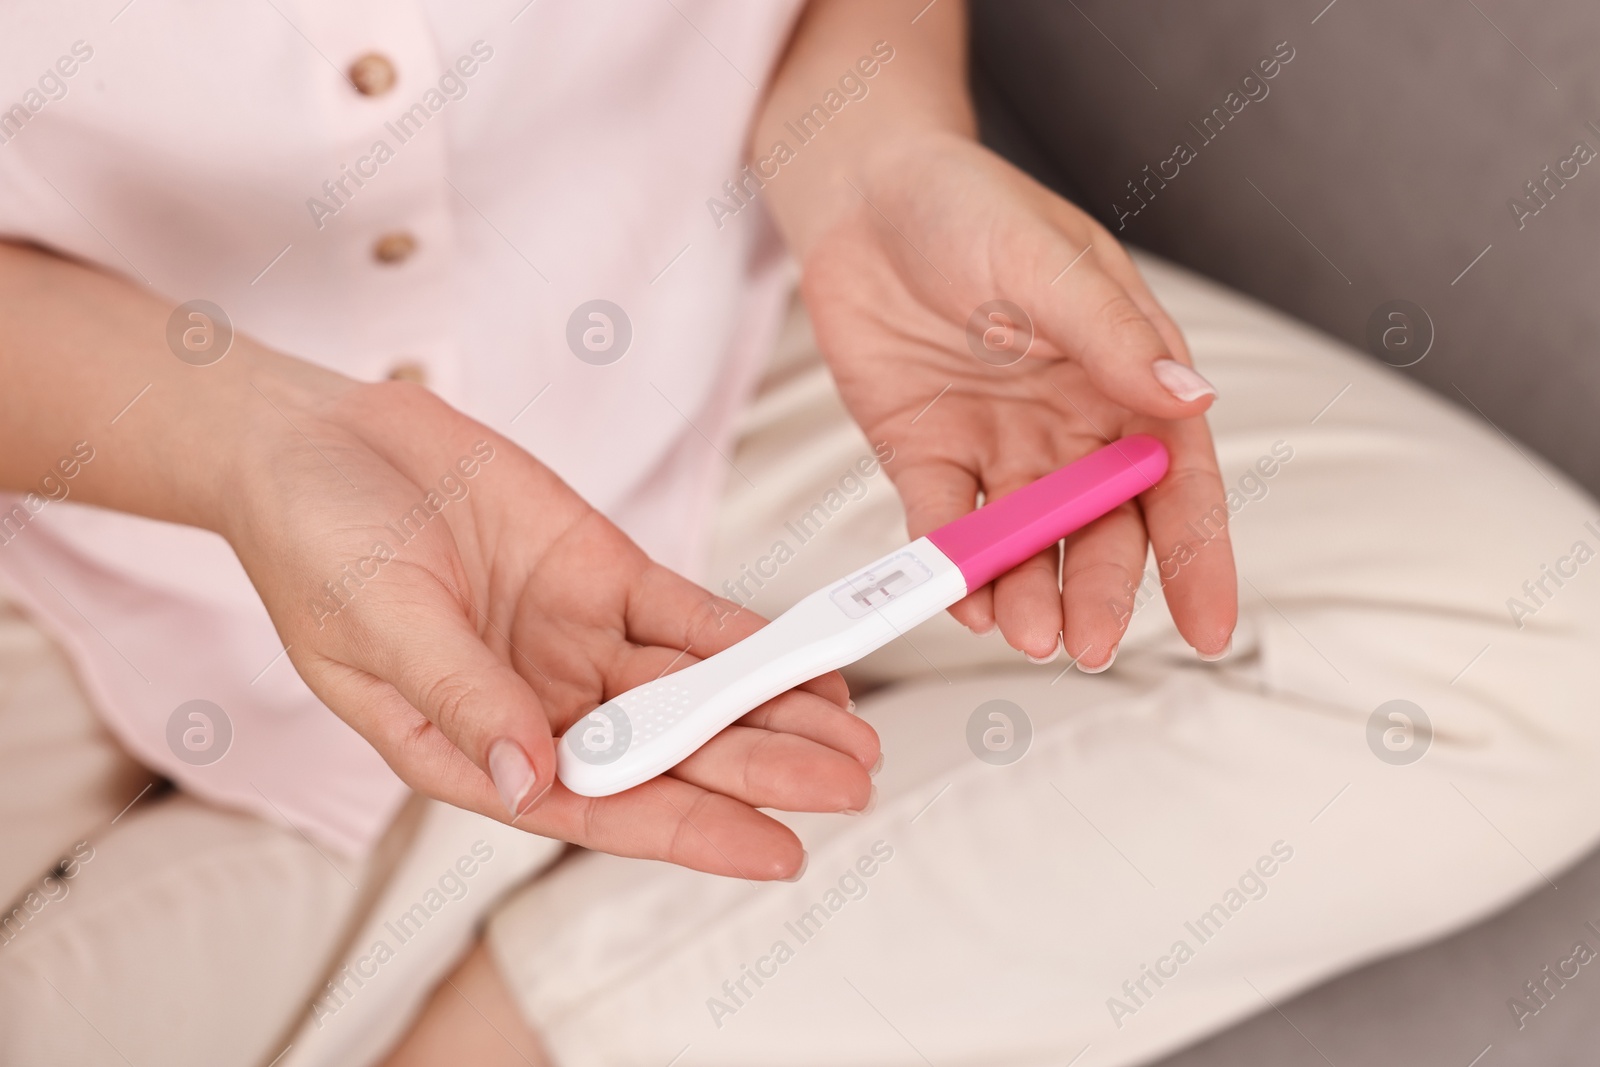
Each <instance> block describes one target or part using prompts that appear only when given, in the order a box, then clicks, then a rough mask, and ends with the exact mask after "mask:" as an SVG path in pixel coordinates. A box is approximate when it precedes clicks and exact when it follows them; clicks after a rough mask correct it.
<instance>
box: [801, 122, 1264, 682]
mask: <svg viewBox="0 0 1600 1067" xmlns="http://www.w3.org/2000/svg"><path fill="white" fill-rule="evenodd" d="M851 184H852V185H853V186H854V187H855V189H854V192H855V196H854V198H853V206H850V207H848V208H846V209H845V210H844V211H842V212H841V213H840V214H839V215H838V216H837V217H836V218H835V219H833V220H832V221H831V224H830V225H829V226H828V227H827V229H826V230H824V231H821V232H820V233H819V235H818V236H817V238H816V240H814V241H812V242H811V243H810V245H809V247H808V248H807V249H806V250H805V255H804V258H803V267H804V276H803V278H804V280H803V289H804V295H805V298H806V303H807V305H808V306H809V308H810V311H811V315H812V320H813V322H814V324H815V328H816V333H817V340H818V343H819V344H820V346H821V348H822V351H823V354H824V355H825V356H826V357H827V360H828V362H829V365H830V366H831V368H832V370H833V373H834V377H835V379H836V380H837V382H838V386H839V390H840V392H841V394H842V395H843V397H844V401H845V404H846V406H847V407H848V408H849V409H850V412H851V414H852V415H854V416H855V418H856V420H857V421H858V422H859V423H860V424H861V426H862V428H863V429H864V430H865V431H866V433H867V435H868V437H869V439H871V440H873V441H880V440H881V441H888V442H889V443H890V444H892V445H893V446H894V450H895V459H894V461H893V462H892V463H890V464H889V465H888V466H887V467H886V469H887V470H888V471H889V473H890V476H891V477H892V478H893V479H894V481H895V484H896V486H897V487H898V489H899V490H900V494H901V496H902V498H903V499H904V502H905V506H906V513H907V523H908V525H909V527H910V534H911V536H912V537H918V536H921V535H922V534H925V533H927V532H928V531H929V530H931V529H933V528H934V527H936V526H939V525H941V524H943V523H946V522H949V521H951V520H952V519H955V518H958V517H959V516H961V515H962V514H964V513H966V512H967V511H969V510H971V509H972V508H973V507H974V505H975V503H976V502H977V497H978V494H980V493H981V494H983V496H984V498H986V499H994V498H997V497H1000V496H1004V495H1005V494H1006V493H1009V492H1011V491H1012V490H1014V489H1017V488H1018V487H1020V486H1022V485H1025V484H1027V483H1028V482H1030V481H1032V480H1033V479H1035V478H1038V477H1041V476H1043V475H1045V474H1048V473H1049V472H1051V471H1053V470H1055V469H1056V468H1058V467H1060V466H1062V465H1063V464H1066V463H1069V462H1071V461H1073V460H1075V459H1078V458H1080V457H1081V456H1084V455H1086V454H1087V453H1089V452H1091V451H1093V450H1094V449H1096V448H1099V447H1101V446H1102V445H1104V444H1105V443H1106V442H1107V441H1111V440H1115V439H1116V438H1118V437H1122V436H1124V435H1126V434H1132V433H1148V434H1152V435H1154V436H1155V437H1157V438H1159V439H1160V440H1161V441H1162V442H1163V443H1164V444H1165V445H1166V447H1167V450H1168V452H1169V453H1170V455H1171V467H1170V469H1169V471H1168V473H1167V475H1166V477H1165V478H1163V479H1162V480H1161V482H1160V483H1159V484H1157V485H1156V486H1155V487H1154V488H1152V489H1151V490H1149V491H1148V492H1146V493H1144V494H1143V495H1142V496H1141V497H1140V498H1139V499H1138V501H1137V502H1136V503H1134V502H1130V503H1129V504H1126V505H1124V506H1123V507H1121V508H1118V509H1117V510H1116V511H1114V512H1112V513H1111V514H1109V515H1107V516H1105V517H1104V518H1101V519H1099V520H1098V521H1096V522H1094V523H1092V524H1091V525H1089V526H1088V527H1086V528H1084V529H1082V530H1080V531H1078V532H1077V533H1075V534H1073V535H1072V536H1071V537H1069V538H1068V539H1067V543H1066V551H1065V555H1064V557H1062V563H1061V564H1060V571H1059V576H1058V569H1057V568H1058V561H1057V553H1056V552H1055V550H1048V551H1046V552H1043V553H1041V554H1040V555H1038V556H1037V557H1035V558H1033V559H1031V560H1029V561H1028V562H1026V563H1024V564H1022V565H1020V566H1019V567H1017V568H1016V569H1015V570H1013V571H1011V572H1010V573H1008V574H1006V575H1004V576H1002V577H1001V578H999V579H998V580H997V581H996V582H994V583H993V585H992V586H990V587H986V588H984V589H982V590H979V591H977V592H975V593H973V594H972V595H971V596H969V597H967V598H966V599H965V600H963V601H962V602H961V603H959V604H957V605H956V606H955V607H954V608H952V609H951V611H952V614H954V615H955V616H956V618H957V619H959V620H960V621H961V622H962V623H964V624H966V625H967V626H969V627H971V628H972V629H974V630H977V631H979V632H986V631H988V630H990V629H992V628H993V627H994V626H995V625H996V624H998V625H999V627H1000V630H1001V632H1002V633H1003V634H1004V635H1005V638H1006V640H1007V641H1009V642H1010V643H1011V644H1012V645H1013V646H1014V647H1015V648H1017V649H1019V650H1021V651H1023V652H1026V653H1028V654H1029V655H1031V656H1034V657H1036V658H1045V657H1048V656H1051V655H1053V654H1054V652H1055V650H1056V648H1057V646H1058V641H1060V640H1062V639H1064V643H1065V648H1066V650H1067V653H1068V654H1069V655H1070V656H1072V657H1073V658H1074V659H1075V660H1077V661H1078V662H1079V663H1080V664H1081V665H1082V666H1083V667H1085V668H1086V669H1090V670H1093V669H1095V668H1100V667H1104V666H1105V665H1106V664H1108V663H1109V662H1110V659H1111V657H1112V655H1113V654H1114V653H1115V650H1116V647H1117V644H1118V643H1119V642H1120V641H1121V639H1122V635H1123V633H1124V632H1125V630H1126V628H1127V625H1128V621H1129V619H1130V618H1131V617H1132V613H1133V609H1134V601H1135V596H1136V593H1137V590H1138V587H1139V585H1140V584H1141V582H1142V580H1143V576H1144V570H1145V559H1146V552H1147V548H1146V546H1147V545H1150V544H1153V545H1154V547H1155V551H1156V557H1157V560H1158V561H1159V569H1160V572H1161V579H1162V583H1163V587H1164V591H1165V595H1166V599H1167V602H1168V605H1169V607H1170V608H1171V612H1172V617H1173V620H1174V622H1176V624H1177V627H1178V630H1179V632H1180V633H1182V635H1183V637H1184V638H1185V639H1186V640H1187V641H1188V642H1189V644H1190V645H1192V646H1193V647H1194V648H1195V649H1196V650H1197V651H1199V652H1200V653H1202V654H1206V655H1219V654H1221V653H1222V652H1224V651H1225V650H1226V649H1227V647H1228V645H1229V642H1230V640H1231V635H1232V632H1233V627H1234V623H1235V620H1236V618H1237V613H1238V599H1237V591H1236V588H1235V580H1236V579H1235V573H1234V563H1233V554H1232V549H1231V547H1230V544H1229V541H1228V534H1227V527H1226V522H1227V515H1228V511H1227V507H1226V505H1225V503H1224V494H1223V486H1222V480H1221V477H1220V476H1219V473H1218V470H1217V459H1216V454H1215V451H1214V449H1213V447H1212V443H1211V435H1210V431H1209V430H1208V429H1207V427H1206V422H1205V418H1204V413H1205V411H1206V410H1207V408H1208V407H1209V406H1210V404H1211V401H1212V399H1213V397H1214V391H1213V390H1212V389H1211V388H1210V386H1209V384H1208V383H1207V382H1206V381H1205V379H1204V378H1202V377H1200V376H1199V375H1198V374H1197V373H1195V372H1194V371H1193V370H1192V369H1191V367H1190V359H1189V352H1188V348H1187V346H1186V345H1185V343H1184V340H1183V336H1182V334H1181V333H1179V331H1178V328H1177V327H1176V326H1175V325H1174V324H1173V322H1172V321H1171V319H1169V318H1168V317H1167V315H1166V313H1165V312H1164V311H1163V310H1162V309H1161V307H1160V305H1159V304H1157V302H1156V300H1155V297H1154V296H1153V295H1152V294H1151V293H1150V290H1149V289H1148V288H1147V287H1146V286H1145V284H1144V281H1143V279H1141V277H1140V276H1139V272H1138V270H1137V268H1136V267H1135V266H1134V264H1133V261H1132V260H1131V259H1130V258H1129V256H1128V254H1127V252H1126V251H1125V250H1124V249H1123V248H1122V247H1121V245H1119V244H1118V243H1117V241H1116V240H1115V239H1114V238H1113V237H1112V236H1111V234H1110V233H1109V232H1108V231H1107V230H1106V229H1105V228H1104V227H1102V226H1101V225H1099V224H1098V223H1097V222H1095V221H1094V220H1093V219H1091V218H1090V217H1089V216H1088V215H1086V214H1084V213H1083V212H1082V211H1080V210H1079V209H1078V208H1076V207H1074V206H1073V205H1072V204H1070V203H1068V202H1067V201H1065V200H1063V199H1061V198H1060V197H1058V196H1056V195H1055V194H1053V193H1051V192H1050V191H1049V190H1047V189H1045V188H1044V187H1043V186H1041V185H1039V184H1038V183H1037V182H1034V181H1033V180H1031V179H1030V178H1028V177H1027V176H1026V175H1024V174H1022V173H1021V172H1019V171H1018V170H1016V169H1015V168H1013V167H1012V166H1010V165H1009V164H1007V163H1006V162H1004V161H1003V160H1001V159H1000V158H999V157H997V156H995V155H994V154H993V153H991V152H989V151H988V150H987V149H985V148H983V147H981V146H979V145H978V144H977V143H976V142H974V141H972V140H971V139H969V138H967V137H965V136H962V135H959V134H955V133H945V132H929V133H926V134H921V135H918V136H915V137H909V138H904V139H902V140H900V141H899V142H898V143H896V144H895V145H894V146H893V147H892V148H888V149H885V150H882V151H879V152H876V153H874V154H873V156H872V157H871V159H870V160H868V161H866V162H865V163H864V164H863V166H862V168H861V170H860V171H858V172H857V176H856V178H855V180H854V181H852V183H851ZM993 301H1006V302H1008V303H1009V305H1010V306H1009V307H996V306H995V305H993V304H992V303H991V302H993ZM1019 311H1020V315H1019V314H1018V312H1019ZM1058 634H1059V635H1061V637H1060V638H1058V636H1057V635H1058Z"/></svg>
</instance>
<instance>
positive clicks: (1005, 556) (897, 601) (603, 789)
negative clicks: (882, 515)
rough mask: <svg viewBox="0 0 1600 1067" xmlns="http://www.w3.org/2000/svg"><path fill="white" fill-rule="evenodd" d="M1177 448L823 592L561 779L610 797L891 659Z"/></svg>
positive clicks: (1098, 460) (641, 699)
mask: <svg viewBox="0 0 1600 1067" xmlns="http://www.w3.org/2000/svg"><path fill="white" fill-rule="evenodd" d="M1166 471H1167V450H1166V449H1165V448H1163V447H1162V446H1161V442H1159V441H1157V440H1156V439H1155V438H1154V437H1150V436H1148V435H1145V434H1137V435H1135V436H1132V437H1124V438H1122V439H1121V440H1118V441H1113V442H1112V443H1111V444H1109V445H1107V446H1105V447H1104V448H1102V449H1099V450H1098V451H1095V452H1091V453H1090V454H1089V455H1087V456H1084V457H1083V458H1082V459H1080V460H1077V461H1076V462H1074V463H1069V464H1067V465H1066V466H1065V467H1062V468H1061V469H1060V470H1058V471H1056V472H1054V473H1053V474H1047V475H1045V476H1044V477H1043V478H1040V479H1039V480H1038V481H1035V482H1030V483H1029V484H1028V485H1026V486H1024V487H1023V488H1021V489H1018V490H1017V491H1016V492H1014V493H1010V494H1008V495H1006V496H1004V497H1001V498H1000V499H998V500H995V501H991V502H990V503H988V504H985V505H984V506H983V507H981V508H978V509H977V510H976V511H973V512H971V513H970V514H968V515H965V516H963V517H961V518H959V519H957V520H955V521H954V522H951V523H947V524H946V525H944V526H941V527H939V528H938V529H937V530H934V531H933V532H932V533H930V534H928V535H927V536H925V537H919V538H917V539H916V540H915V541H912V542H911V543H910V544H908V545H906V546H905V547H903V548H898V549H896V550H895V551H893V552H891V553H889V554H888V555H887V556H884V557H883V558H882V559H879V560H876V561H874V562H872V563H870V564H868V565H867V566H865V567H862V568H861V569H860V570H858V571H856V572H855V573H854V574H851V575H849V576H848V577H846V578H843V579H841V580H840V581H838V582H835V583H833V584H832V585H830V586H827V587H826V588H823V589H819V590H817V591H816V592H814V593H812V594H811V595H810V596H807V597H806V598H805V599H804V600H801V601H800V602H799V603H798V604H796V605H795V606H794V607H792V608H790V609H789V610H788V611H786V612H784V613H783V614H782V615H779V616H778V617H777V618H776V619H773V620H772V621H771V622H769V623H768V624H767V625H766V626H763V627H762V628H761V629H760V630H757V631H756V632H755V633H753V634H751V635H750V636H749V637H747V638H745V639H744V640H743V641H740V642H739V643H738V644H735V645H731V646H729V647H728V648H725V649H723V650H722V651H721V652H718V653H716V654H715V655H713V656H710V657H708V658H706V659H703V660H701V661H700V662H698V663H694V664H691V665H689V666H688V667H685V668H684V669H683V670H681V671H677V672H675V673H673V674H667V675H663V676H662V677H660V678H657V679H656V680H655V681H653V682H648V683H646V684H644V685H641V686H638V687H636V688H633V689H630V690H628V691H627V692H626V693H623V694H621V695H620V696H617V697H615V698H613V699H611V700H608V701H606V702H605V703H604V704H602V705H600V706H599V707H598V708H595V709H594V710H593V711H591V712H589V714H587V715H585V716H584V717H583V718H582V719H579V720H578V721H577V722H576V723H575V724H573V726H572V728H571V729H569V730H568V731H567V732H566V733H565V734H564V735H563V736H562V738H561V740H560V742H559V743H558V744H557V757H556V766H557V774H558V775H559V777H560V778H561V781H562V783H563V784H565V785H566V787H567V788H568V789H570V790H572V791H573V792H574V793H579V794H582V795H583V796H588V797H604V796H610V795H611V794H613V793H620V792H622V791H623V790H624V789H630V788H632V787H633V786H636V785H638V784H639V783H641V782H644V781H648V780H649V779H651V778H654V777H655V776H656V775H658V774H661V773H662V772H663V771H666V770H669V769H670V768H672V767H674V766H676V765H677V764H678V763H680V762H682V761H683V760H684V759H686V758H688V757H689V755H690V754H692V753H693V752H694V751H695V750H696V749H698V748H699V747H700V746H701V745H703V744H705V743H706V742H707V741H709V740H711V739H712V738H713V737H715V736H716V735H717V734H718V733H719V732H720V731H722V730H723V729H724V728H726V727H727V726H728V725H730V724H731V723H733V722H734V721H735V720H737V719H739V718H740V717H742V716H743V715H745V714H746V713H748V712H750V711H751V710H753V709H754V708H756V707H759V706H760V705H761V704H763V703H765V702H766V701H768V700H771V699H772V698H773V697H775V696H777V695H778V694H779V693H783V692H785V691H787V690H789V689H792V688H794V687H795V686H797V685H800V684H801V683H802V682H806V681H808V680H810V679H812V678H815V677H817V676H818V675H821V674H826V673H827V672H828V671H832V670H837V669H839V668H840V667H843V666H845V665H847V664H850V663H854V662H855V661H856V660H858V659H860V658H861V657H863V656H865V655H866V654H867V653H869V652H872V651H874V650H875V649H878V648H881V647H883V646H884V645H886V644H888V643H889V642H890V641H892V640H894V639H895V638H896V637H899V636H900V635H902V634H904V633H905V632H906V631H907V630H910V629H911V628H912V627H914V626H917V625H918V624H920V623H923V622H926V621H927V620H928V619H931V618H932V617H933V616H935V615H937V614H939V612H941V611H943V610H944V609H945V608H948V607H949V606H950V605H952V604H954V603H955V602H956V601H958V600H960V599H961V598H962V597H964V596H966V595H967V594H968V593H971V592H973V591H974V590H977V589H981V588H983V587H984V586H985V585H987V584H988V583H989V582H991V581H993V580H994V579H995V578H997V577H999V576H1000V575H1002V574H1004V573H1005V572H1006V571H1008V570H1010V569H1011V568H1012V567H1015V566H1016V565H1017V564H1019V563H1021V562H1022V561H1023V560H1026V559H1028V558H1030V557H1032V556H1034V555H1035V554H1037V553H1039V552H1041V551H1043V550H1044V549H1046V548H1048V547H1050V546H1051V545H1053V544H1055V543H1056V542H1057V541H1060V540H1061V539H1062V538H1063V537H1065V536H1066V535H1067V534H1069V533H1071V532H1072V531H1074V530H1076V529H1079V528H1080V527H1083V526H1087V525H1088V524H1089V523H1091V522H1093V521H1094V520H1095V519H1098V518H1099V517H1100V516H1102V515H1104V514H1106V513H1107V512H1109V511H1111V510H1113V509H1114V508H1116V507H1117V506H1119V505H1121V504H1123V503H1125V502H1127V501H1129V500H1132V499H1133V498H1134V497H1136V496H1138V495H1139V494H1140V493H1142V492H1144V491H1145V490H1147V489H1150V488H1152V487H1154V486H1155V484H1156V482H1158V481H1160V479H1161V476H1162V475H1163V474H1165V473H1166Z"/></svg>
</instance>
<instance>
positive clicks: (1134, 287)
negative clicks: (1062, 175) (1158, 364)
mask: <svg viewBox="0 0 1600 1067" xmlns="http://www.w3.org/2000/svg"><path fill="white" fill-rule="evenodd" d="M1096 225H1097V226H1098V225H1099V224H1098V223H1097V224H1096ZM1100 233H1101V234H1102V235H1103V236H1104V244H1103V245H1102V244H1101V243H1100V242H1099V241H1098V240H1097V241H1096V247H1097V249H1099V250H1101V251H1103V253H1104V254H1103V255H1101V257H1100V262H1101V264H1102V265H1103V266H1104V267H1105V269H1106V272H1107V273H1109V274H1110V275H1111V276H1112V277H1113V278H1115V279H1116V281H1117V284H1119V285H1121V286H1122V288H1123V289H1124V290H1125V291H1126V292H1127V294H1128V297H1129V298H1130V299H1131V300H1132V301H1133V302H1134V303H1135V304H1137V305H1138V307H1139V310H1140V311H1142V312H1144V314H1145V318H1147V319H1149V320H1150V323H1151V325H1153V326H1154V327H1155V328H1156V332H1157V333H1159V334H1160V335H1161V339H1162V340H1163V341H1165V342H1166V345H1167V351H1168V352H1170V353H1171V354H1172V358H1173V359H1176V360H1177V361H1178V362H1180V363H1186V364H1188V365H1190V366H1193V365H1194V361H1193V360H1192V359H1191V358H1190V355H1189V342H1188V341H1187V340H1186V339H1185V338H1184V336H1183V331H1182V330H1180V329H1178V324H1177V323H1176V322H1174V321H1173V320H1172V316H1171V315H1169V314H1167V309H1166V308H1164V307H1162V306H1161V302H1160V301H1159V300H1157V299H1156V295H1155V293H1153V292H1151V291H1150V286H1149V284H1148V283H1147V282H1146V281H1145V280H1144V275H1143V274H1141V273H1139V267H1138V265H1137V264H1135V263H1134V261H1133V257H1132V256H1130V255H1129V254H1128V250H1127V249H1126V248H1123V247H1122V245H1121V244H1120V243H1119V242H1118V241H1117V240H1116V239H1115V238H1113V237H1112V236H1111V234H1110V232H1109V231H1107V230H1105V229H1104V228H1103V227H1101V228H1100Z"/></svg>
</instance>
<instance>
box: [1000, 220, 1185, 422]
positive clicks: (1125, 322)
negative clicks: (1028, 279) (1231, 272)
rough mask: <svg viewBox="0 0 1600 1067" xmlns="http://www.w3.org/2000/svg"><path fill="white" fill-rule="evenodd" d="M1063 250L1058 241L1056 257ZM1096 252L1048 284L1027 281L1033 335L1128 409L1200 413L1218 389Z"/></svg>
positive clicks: (1164, 415)
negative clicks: (1182, 354)
mask: <svg viewBox="0 0 1600 1067" xmlns="http://www.w3.org/2000/svg"><path fill="white" fill-rule="evenodd" d="M1067 251H1068V248H1067V245H1066V243H1065V241H1064V240H1063V242H1062V249H1061V251H1060V254H1061V255H1063V256H1065V255H1066V253H1067ZM1078 251H1081V249H1080V250H1078ZM1099 253H1100V248H1099V247H1098V246H1095V247H1093V250H1092V251H1090V253H1089V255H1088V256H1087V257H1086V259H1085V262H1084V263H1082V264H1081V265H1080V266H1079V267H1078V268H1077V269H1076V270H1072V271H1069V272H1068V273H1067V274H1066V275H1064V276H1062V277H1061V278H1060V279H1059V281H1058V282H1056V283H1054V284H1050V283H1044V282H1041V281H1038V280H1033V281H1032V283H1031V285H1030V289H1029V299H1030V300H1031V301H1032V306H1031V307H1030V308H1029V310H1030V312H1032V313H1034V314H1035V315H1036V316H1037V321H1036V323H1035V329H1036V331H1037V333H1038V335H1039V336H1040V337H1042V338H1044V339H1046V340H1047V341H1048V342H1049V343H1050V344H1051V345H1052V346H1053V347H1054V348H1055V349H1056V350H1057V351H1059V352H1061V353H1062V354H1064V355H1065V356H1066V357H1067V358H1070V359H1073V360H1075V361H1076V362H1077V363H1078V364H1079V365H1081V366H1082V367H1083V368H1084V370H1085V371H1086V372H1087V373H1088V375H1089V379H1090V381H1092V382H1093V383H1094V385H1095V386H1096V387H1097V388H1098V389H1099V390H1100V391H1101V392H1103V393H1104V394H1105V395H1106V396H1108V397H1110V398H1111V399H1112V400H1114V401H1116V402H1117V403H1119V404H1121V405H1123V406H1124V407H1126V408H1129V409H1130V410H1132V411H1135V412H1138V413H1140V414H1143V415H1147V416H1152V417H1155V418H1161V419H1180V418H1186V417H1189V416H1193V415H1198V414H1200V413H1201V412H1203V411H1204V410H1205V409H1206V408H1207V407H1208V406H1209V405H1210V402H1211V398H1212V397H1213V396H1215V395H1216V390H1215V389H1214V388H1212V387H1211V385H1210V383H1209V382H1207V381H1206V380H1205V379H1204V378H1202V377H1200V375H1199V374H1198V373H1197V372H1195V371H1194V369H1193V368H1191V367H1189V366H1188V365H1187V364H1186V363H1183V362H1180V361H1179V360H1177V359H1176V358H1174V352H1175V351H1179V352H1181V351H1182V350H1181V349H1180V350H1175V349H1174V348H1173V347H1172V346H1171V345H1170V344H1169V342H1168V340H1167V338H1166V337H1164V336H1163V335H1162V332H1161V330H1159V329H1157V327H1156V324H1155V323H1154V322H1153V321H1152V320H1151V318H1150V317H1149V316H1148V315H1147V314H1146V313H1145V310H1144V309H1143V308H1141V307H1140V305H1139V303H1138V302H1136V301H1135V300H1134V298H1133V296H1131V295H1130V294H1129V292H1128V290H1127V289H1126V288H1124V287H1123V286H1122V285H1121V284H1119V283H1118V281H1117V280H1116V279H1115V278H1114V277H1113V276H1112V275H1111V274H1110V273H1108V272H1107V271H1106V269H1105V268H1104V267H1103V266H1102V265H1101V262H1100V260H1099ZM1068 258H1070V257H1068ZM1091 265H1092V267H1093V269H1087V270H1086V269H1084V268H1085V267H1090V266H1091Z"/></svg>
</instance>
